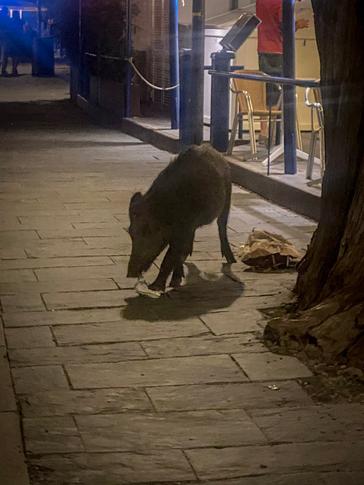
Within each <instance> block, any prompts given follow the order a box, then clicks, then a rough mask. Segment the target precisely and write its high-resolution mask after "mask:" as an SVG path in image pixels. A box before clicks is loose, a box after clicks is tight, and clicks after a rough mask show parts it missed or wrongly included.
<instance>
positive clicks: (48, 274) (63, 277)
mask: <svg viewBox="0 0 364 485" xmlns="http://www.w3.org/2000/svg"><path fill="white" fill-rule="evenodd" d="M125 265H126V262H125ZM121 272H122V268H121V265H116V264H113V265H110V264H109V265H107V266H92V267H88V266H83V267H82V268H80V267H78V268H77V267H75V268H67V267H65V268H46V269H36V270H35V271H34V273H35V274H36V276H37V278H38V280H39V281H41V282H46V284H49V282H52V281H54V280H55V281H57V280H58V281H59V282H60V283H59V284H62V283H63V284H64V283H65V282H67V281H70V282H71V281H72V280H73V279H77V280H80V281H84V280H86V282H87V281H92V280H95V279H96V281H97V280H99V279H101V278H102V279H105V278H106V279H107V278H117V277H120V275H121ZM129 281H130V286H131V287H132V286H134V285H135V281H134V280H129ZM86 282H85V284H86ZM105 289H107V288H105ZM60 291H62V290H60Z"/></svg>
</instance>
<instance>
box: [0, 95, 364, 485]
mask: <svg viewBox="0 0 364 485" xmlns="http://www.w3.org/2000/svg"><path fill="white" fill-rule="evenodd" d="M0 88H1V86H0ZM0 130H1V132H2V133H6V137H4V136H2V142H1V144H0V168H1V174H2V175H1V181H0V231H1V234H0V236H1V242H0V270H1V272H0V301H1V312H2V313H1V319H2V325H3V330H1V333H0V350H1V352H2V356H3V357H4V358H3V359H1V361H0V386H1V391H0V431H1V436H2V440H1V445H0V483H1V485H10V484H11V485H23V484H26V481H27V477H26V472H25V468H24V464H23V461H22V455H21V445H22V438H21V435H20V426H19V421H18V414H17V406H16V402H15V400H14V396H13V387H12V386H13V385H14V389H15V393H16V399H17V403H18V411H19V413H20V417H21V429H22V433H23V439H24V444H25V451H26V458H27V463H28V469H29V473H30V477H31V483H32V484H33V485H38V484H50V485H51V484H57V485H71V484H82V485H120V484H126V483H129V484H130V483H143V484H156V483H162V482H163V483H164V482H167V483H175V484H177V483H186V484H197V483H206V484H207V483H209V484H214V485H217V484H220V485H268V484H269V485H278V484H279V485H293V484H294V485H329V484H330V485H341V484H345V485H358V484H360V483H364V419H363V418H364V412H363V407H362V406H360V405H358V404H345V405H344V404H341V405H326V406H323V405H317V404H315V403H314V402H313V401H312V400H311V398H310V397H309V396H308V394H307V393H306V391H305V390H304V387H305V386H304V382H305V379H307V378H309V377H310V375H311V373H310V371H309V370H308V369H307V368H306V367H305V366H304V365H303V364H302V363H301V362H299V361H298V360H296V359H294V358H292V357H281V356H277V355H274V354H271V353H270V352H269V351H268V350H267V349H266V348H265V347H264V345H263V344H262V342H261V338H260V337H261V334H262V329H263V326H264V322H263V315H262V313H261V312H260V310H261V309H264V308H267V307H272V306H276V305H278V304H280V303H281V302H284V301H289V299H290V298H291V294H290V289H291V288H292V285H293V282H294V278H295V276H294V275H292V274H275V275H272V274H254V273H251V272H246V271H244V269H245V268H244V267H243V265H242V264H239V263H237V264H235V265H233V267H232V270H231V271H230V270H229V269H228V268H227V267H226V266H224V265H222V259H221V256H220V253H219V247H218V237H217V229H216V227H215V225H213V226H210V227H206V228H203V229H201V230H200V231H199V232H198V234H197V241H196V244H195V252H194V254H193V257H192V258H191V259H190V260H189V262H188V275H187V284H186V286H184V287H183V288H181V289H180V290H178V291H175V292H172V293H169V294H168V295H167V296H165V297H163V298H161V299H160V300H149V299H146V298H143V297H139V296H137V295H136V293H135V291H134V290H133V288H132V286H133V284H134V282H133V281H132V280H128V279H127V278H126V277H125V274H126V264H127V260H128V255H129V252H130V241H129V236H128V234H127V232H126V231H125V227H126V226H127V224H128V216H127V209H128V200H129V198H130V195H131V194H132V193H133V192H134V191H136V190H144V189H145V188H146V187H147V186H148V185H149V183H150V182H151V181H152V180H153V178H154V177H155V175H156V174H157V173H158V172H159V171H160V170H161V169H162V168H163V167H164V166H165V165H166V164H167V162H168V160H169V159H170V155H169V154H168V153H165V152H161V151H159V150H157V149H155V148H153V147H151V146H149V145H145V144H143V143H141V142H139V141H138V140H135V139H133V138H131V137H129V136H127V135H123V134H120V133H119V132H117V131H112V130H106V129H103V128H100V127H95V126H93V125H91V124H90V122H89V121H88V120H87V118H86V117H85V116H84V115H83V114H81V113H80V112H79V111H77V110H76V108H74V107H72V106H71V105H70V104H69V103H68V102H67V101H64V100H62V99H59V100H58V101H52V102H51V103H38V104H17V103H13V104H4V105H1V120H0ZM254 227H260V228H264V229H268V230H272V231H275V232H279V233H280V234H282V235H284V236H287V237H288V238H289V239H290V240H292V241H294V242H295V243H296V244H297V245H298V246H299V247H305V245H306V244H307V242H308V241H309V239H310V236H311V233H312V231H313V229H314V224H313V223H312V222H311V221H309V220H306V219H304V218H302V217H299V216H297V215H295V214H293V213H291V212H289V211H287V210H284V209H281V208H279V207H277V206H273V205H272V204H269V203H268V202H266V201H264V200H263V199H261V198H259V197H258V196H255V195H253V194H250V193H248V192H246V191H244V190H241V189H238V188H236V189H234V196H233V209H232V213H231V218H230V222H229V228H230V229H229V236H230V240H231V242H232V244H233V245H234V246H235V248H237V247H238V246H239V244H240V243H242V242H244V240H245V238H246V236H247V234H248V233H249V232H250V231H251V229H252V228H254ZM155 271H157V267H155V268H154V269H153V270H152V271H151V272H152V273H155ZM152 276H153V275H147V278H152ZM2 332H4V333H2ZM6 357H8V359H9V361H10V368H11V379H12V380H11V379H10V373H9V367H8V359H7V358H6ZM14 473H18V476H17V477H15V478H14ZM10 477H11V478H10ZM210 480H211V481H210Z"/></svg>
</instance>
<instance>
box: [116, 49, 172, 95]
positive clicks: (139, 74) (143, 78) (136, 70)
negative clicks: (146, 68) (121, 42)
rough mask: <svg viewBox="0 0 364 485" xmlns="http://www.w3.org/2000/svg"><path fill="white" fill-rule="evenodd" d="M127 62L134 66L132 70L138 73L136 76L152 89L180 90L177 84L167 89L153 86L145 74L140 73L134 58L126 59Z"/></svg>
mask: <svg viewBox="0 0 364 485" xmlns="http://www.w3.org/2000/svg"><path fill="white" fill-rule="evenodd" d="M125 60H126V61H127V62H129V64H130V65H131V66H132V68H133V69H134V71H135V72H136V74H137V75H138V76H139V77H140V79H142V81H144V82H145V84H147V85H148V86H149V87H151V88H152V89H155V90H157V91H173V90H174V89H177V88H179V84H176V85H175V86H169V87H167V88H163V87H160V86H156V85H155V84H152V83H151V82H149V81H148V79H146V78H145V77H144V76H143V74H142V73H141V72H140V71H139V69H138V68H137V67H136V65H135V64H134V62H133V58H132V57H129V58H128V59H125Z"/></svg>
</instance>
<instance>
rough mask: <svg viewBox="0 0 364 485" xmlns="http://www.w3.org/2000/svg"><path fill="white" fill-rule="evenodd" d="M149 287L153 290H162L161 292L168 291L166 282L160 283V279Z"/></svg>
mask: <svg viewBox="0 0 364 485" xmlns="http://www.w3.org/2000/svg"><path fill="white" fill-rule="evenodd" d="M148 288H149V289H150V290H153V291H160V292H161V293H164V292H165V291H166V285H165V283H164V284H163V283H159V282H158V281H155V282H154V283H152V284H150V285H149V286H148Z"/></svg>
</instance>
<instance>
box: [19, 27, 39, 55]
mask: <svg viewBox="0 0 364 485" xmlns="http://www.w3.org/2000/svg"><path fill="white" fill-rule="evenodd" d="M36 36H37V32H36V31H35V30H34V29H33V28H32V26H31V25H30V24H29V22H26V23H25V24H24V29H23V40H24V52H23V53H22V57H23V58H24V60H25V61H28V62H29V61H30V62H32V58H33V42H34V39H35V37H36Z"/></svg>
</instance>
